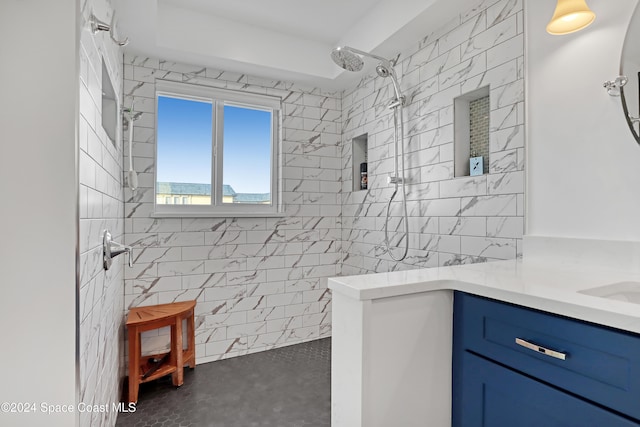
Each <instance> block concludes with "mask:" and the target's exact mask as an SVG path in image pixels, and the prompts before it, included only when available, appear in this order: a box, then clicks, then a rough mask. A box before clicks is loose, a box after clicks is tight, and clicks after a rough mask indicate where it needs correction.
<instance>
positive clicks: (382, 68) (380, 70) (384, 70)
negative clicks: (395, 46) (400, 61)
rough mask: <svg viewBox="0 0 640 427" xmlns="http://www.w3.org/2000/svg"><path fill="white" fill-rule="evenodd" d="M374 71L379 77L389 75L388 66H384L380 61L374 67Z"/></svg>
mask: <svg viewBox="0 0 640 427" xmlns="http://www.w3.org/2000/svg"><path fill="white" fill-rule="evenodd" d="M376 73H378V75H379V76H380V77H389V76H390V75H391V72H390V71H389V68H388V67H386V66H385V65H384V64H383V63H382V62H381V63H379V64H378V66H377V67H376Z"/></svg>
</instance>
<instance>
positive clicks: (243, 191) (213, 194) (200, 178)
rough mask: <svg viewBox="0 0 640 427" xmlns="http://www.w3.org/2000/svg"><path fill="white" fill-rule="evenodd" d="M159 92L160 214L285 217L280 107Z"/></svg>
mask: <svg viewBox="0 0 640 427" xmlns="http://www.w3.org/2000/svg"><path fill="white" fill-rule="evenodd" d="M156 88H157V92H156V102H157V104H156V105H157V110H156V111H157V124H156V192H155V212H156V214H157V215H159V216H220V215H224V216H231V215H238V216H243V215H244V216H260V215H277V214H278V212H279V209H278V207H279V204H278V201H279V200H278V188H279V185H278V175H279V174H278V167H277V166H278V148H279V145H280V143H279V135H280V132H279V120H280V103H281V101H280V99H279V98H276V97H271V96H265V95H257V94H249V93H244V92H236V91H230V90H224V89H215V88H210V87H203V86H197V85H192V84H186V83H176V82H166V81H158V82H157V83H156ZM180 201H182V203H180ZM171 202H173V203H171Z"/></svg>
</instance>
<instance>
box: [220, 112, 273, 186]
mask: <svg viewBox="0 0 640 427" xmlns="http://www.w3.org/2000/svg"><path fill="white" fill-rule="evenodd" d="M271 122H272V120H271V112H270V111H264V110H254V109H251V108H242V107H235V106H231V105H225V107H224V138H223V140H224V161H223V165H224V167H223V169H222V174H223V179H222V181H223V183H224V184H225V185H230V186H231V187H232V188H233V189H234V190H235V192H236V193H269V192H271Z"/></svg>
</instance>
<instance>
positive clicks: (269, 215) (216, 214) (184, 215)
mask: <svg viewBox="0 0 640 427" xmlns="http://www.w3.org/2000/svg"><path fill="white" fill-rule="evenodd" d="M285 216H287V214H285V213H284V212H273V213H270V212H262V213H261V212H258V213H251V212H200V213H199V212H195V213H194V212H184V213H182V212H153V213H152V214H151V215H150V217H151V218H283V217H285Z"/></svg>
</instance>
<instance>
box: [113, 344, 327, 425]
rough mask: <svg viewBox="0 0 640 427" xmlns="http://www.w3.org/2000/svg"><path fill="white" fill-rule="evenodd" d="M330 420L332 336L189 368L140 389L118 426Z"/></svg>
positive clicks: (285, 423)
mask: <svg viewBox="0 0 640 427" xmlns="http://www.w3.org/2000/svg"><path fill="white" fill-rule="evenodd" d="M329 425H331V339H330V338H325V339H321V340H317V341H311V342H308V343H304V344H297V345H292V346H289V347H284V348H279V349H275V350H269V351H264V352H261V353H255V354H250V355H247V356H241V357H236V358H233V359H227V360H221V361H218V362H212V363H205V364H202V365H198V366H196V368H195V369H194V370H190V369H188V368H186V369H185V379H184V385H183V386H182V387H179V388H176V387H173V386H172V385H171V376H167V377H165V378H161V379H159V380H157V381H153V382H151V383H148V384H143V385H142V386H141V388H140V394H139V397H138V405H137V410H136V412H134V413H121V414H119V415H118V420H117V423H116V427H128V426H135V427H169V426H170V427H182V426H184V427H186V426H194V427H200V426H203V427H205V426H212V427H253V426H274V427H301V426H311V427H324V426H329Z"/></svg>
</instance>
